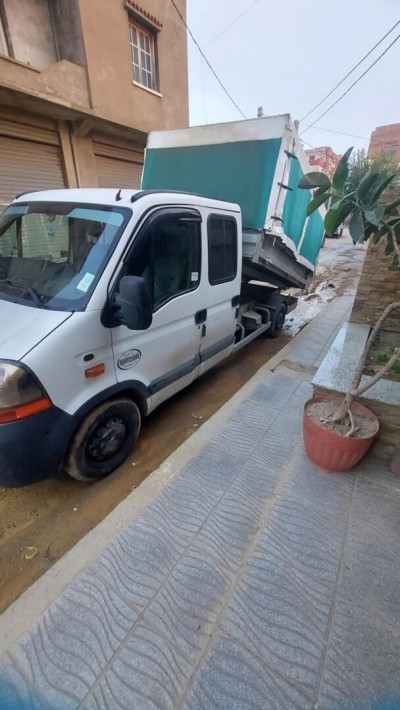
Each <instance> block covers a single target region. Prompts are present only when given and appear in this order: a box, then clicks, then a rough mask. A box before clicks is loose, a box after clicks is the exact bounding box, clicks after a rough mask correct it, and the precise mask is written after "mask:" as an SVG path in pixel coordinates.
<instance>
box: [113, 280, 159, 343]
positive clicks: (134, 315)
mask: <svg viewBox="0 0 400 710" xmlns="http://www.w3.org/2000/svg"><path fill="white" fill-rule="evenodd" d="M114 304H115V306H117V309H118V316H119V319H120V322H121V323H123V324H124V325H126V327H127V328H129V330H147V328H150V326H151V323H152V320H153V306H152V303H151V296H150V291H149V287H148V285H147V282H146V281H145V280H144V279H142V277H141V276H123V277H122V279H121V281H120V282H119V292H118V293H116V294H115V296H114ZM117 309H116V310H117Z"/></svg>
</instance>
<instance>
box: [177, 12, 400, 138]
mask: <svg viewBox="0 0 400 710" xmlns="http://www.w3.org/2000/svg"><path fill="white" fill-rule="evenodd" d="M171 2H173V0H171ZM399 38H400V35H397V37H396V38H395V39H394V40H393V42H391V43H390V44H389V46H388V47H386V49H385V50H384V51H383V52H382V54H380V55H379V57H378V58H377V59H375V61H374V62H372V64H370V65H369V67H368V68H367V69H366V70H365V71H364V72H363V73H362V74H361V76H359V77H358V79H356V80H355V81H354V82H353V83H352V84H351V86H349V88H348V89H346V91H345V92H344V93H343V94H342V95H341V96H339V98H338V99H336V101H335V102H334V103H333V104H331V106H329V108H327V109H326V111H324V113H321V115H320V116H318V118H316V119H315V121H314V122H313V123H312V124H311V125H310V126H309V127H308V128H306V129H305V130H304V131H302V132H301V133H300V135H303V133H305V132H306V131H309V130H310V128H312V127H313V126H315V124H316V123H317V122H318V121H320V120H321V118H323V117H324V116H326V114H327V113H328V112H329V111H330V110H331V109H333V107H334V106H336V104H338V103H339V101H341V100H342V99H343V98H344V97H345V96H346V94H348V93H349V91H351V89H352V88H353V87H354V86H355V85H356V84H358V82H359V81H360V80H361V79H362V78H363V77H364V76H365V75H366V74H368V72H369V71H370V70H371V69H372V67H374V66H375V64H377V63H378V62H379V60H380V59H382V57H383V56H384V55H385V54H386V53H387V52H388V51H389V49H390V48H391V47H393V45H394V44H395V42H397V40H398V39H399Z"/></svg>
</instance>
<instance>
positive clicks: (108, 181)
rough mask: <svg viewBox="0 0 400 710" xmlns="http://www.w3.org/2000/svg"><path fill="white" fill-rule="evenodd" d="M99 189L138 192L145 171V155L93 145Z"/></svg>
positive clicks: (112, 147) (108, 146)
mask: <svg viewBox="0 0 400 710" xmlns="http://www.w3.org/2000/svg"><path fill="white" fill-rule="evenodd" d="M93 148H94V153H95V156H96V167H97V174H98V178H99V187H115V188H117V189H118V188H120V187H122V188H127V189H132V190H137V189H139V188H140V183H141V179H142V170H143V154H142V153H139V152H138V151H134V150H130V149H122V148H117V147H115V146H110V145H103V144H101V143H96V142H94V143H93Z"/></svg>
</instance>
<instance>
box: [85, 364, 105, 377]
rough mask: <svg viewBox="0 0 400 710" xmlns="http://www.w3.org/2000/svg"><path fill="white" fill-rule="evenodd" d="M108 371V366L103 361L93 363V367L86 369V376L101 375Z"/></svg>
mask: <svg viewBox="0 0 400 710" xmlns="http://www.w3.org/2000/svg"><path fill="white" fill-rule="evenodd" d="M105 371H106V366H105V364H104V362H101V363H100V365H93V367H88V369H87V370H85V377H99V376H100V375H104V373H105Z"/></svg>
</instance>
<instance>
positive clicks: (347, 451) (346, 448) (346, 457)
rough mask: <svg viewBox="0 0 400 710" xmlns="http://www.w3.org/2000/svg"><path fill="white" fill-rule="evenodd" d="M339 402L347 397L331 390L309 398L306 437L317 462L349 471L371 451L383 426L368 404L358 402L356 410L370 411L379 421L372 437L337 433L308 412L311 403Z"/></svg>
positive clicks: (333, 468) (311, 458) (309, 449)
mask: <svg viewBox="0 0 400 710" xmlns="http://www.w3.org/2000/svg"><path fill="white" fill-rule="evenodd" d="M327 401H330V402H337V403H338V406H339V404H341V402H342V401H343V397H335V396H334V395H330V394H317V395H315V396H314V397H313V398H312V399H309V400H308V401H307V402H306V403H305V405H304V413H303V437H304V445H305V447H306V452H307V456H308V458H309V459H310V461H312V462H313V463H314V464H315V465H316V466H318V467H319V468H322V469H324V470H325V471H330V472H332V473H333V472H336V473H342V472H343V471H349V470H350V469H351V468H353V466H355V465H356V464H357V463H358V462H359V461H361V459H362V458H363V456H365V454H366V453H367V451H368V449H369V448H370V446H371V444H372V442H373V440H374V439H375V437H376V435H377V433H378V430H379V421H378V419H377V417H376V416H375V414H374V413H373V412H371V411H370V410H369V409H367V407H364V406H363V405H362V404H359V403H358V402H355V403H354V404H353V407H352V410H354V409H359V410H362V411H363V412H365V413H366V414H368V416H370V417H371V418H372V419H374V420H375V422H376V431H375V432H374V433H373V434H372V435H371V436H369V437H366V438H363V439H357V438H354V437H350V438H349V439H347V438H346V437H344V436H340V435H339V434H335V433H334V432H331V431H328V430H327V429H324V428H323V427H322V426H320V425H319V424H317V423H316V422H314V421H313V420H312V419H311V417H309V415H308V414H307V408H308V406H309V405H310V404H314V403H316V402H327Z"/></svg>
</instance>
